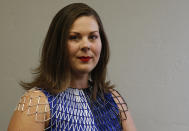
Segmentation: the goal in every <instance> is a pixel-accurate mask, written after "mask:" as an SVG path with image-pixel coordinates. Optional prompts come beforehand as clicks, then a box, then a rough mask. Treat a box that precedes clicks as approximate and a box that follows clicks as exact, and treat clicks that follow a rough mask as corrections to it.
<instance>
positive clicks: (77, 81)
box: [70, 74, 89, 89]
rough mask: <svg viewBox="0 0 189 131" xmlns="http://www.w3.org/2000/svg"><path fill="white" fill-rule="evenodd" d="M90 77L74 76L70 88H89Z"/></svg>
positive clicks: (86, 75)
mask: <svg viewBox="0 0 189 131" xmlns="http://www.w3.org/2000/svg"><path fill="white" fill-rule="evenodd" d="M88 76H89V75H88V74H83V75H72V77H71V83H70V86H71V87H72V88H77V89H84V88H88Z"/></svg>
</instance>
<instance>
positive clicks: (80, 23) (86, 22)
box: [70, 16, 99, 32]
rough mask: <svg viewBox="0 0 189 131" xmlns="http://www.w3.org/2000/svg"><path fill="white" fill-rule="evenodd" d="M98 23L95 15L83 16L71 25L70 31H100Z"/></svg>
mask: <svg viewBox="0 0 189 131" xmlns="http://www.w3.org/2000/svg"><path fill="white" fill-rule="evenodd" d="M98 28H99V27H98V23H97V21H96V19H95V18H94V17H93V16H81V17H79V18H77V19H76V20H75V21H74V23H73V24H72V26H71V29H70V32H82V31H98Z"/></svg>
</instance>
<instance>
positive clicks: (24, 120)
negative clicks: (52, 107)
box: [8, 90, 50, 131]
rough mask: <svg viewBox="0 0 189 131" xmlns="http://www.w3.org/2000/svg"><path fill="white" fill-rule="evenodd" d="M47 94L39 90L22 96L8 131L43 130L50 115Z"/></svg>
mask: <svg viewBox="0 0 189 131" xmlns="http://www.w3.org/2000/svg"><path fill="white" fill-rule="evenodd" d="M47 103H48V102H47V98H46V96H45V95H44V94H43V93H42V92H41V91H39V90H37V91H28V92H27V93H25V94H24V96H22V97H21V99H20V102H19V104H18V107H17V108H16V110H15V112H14V113H13V116H12V118H11V121H10V123H9V126H8V131H42V130H44V129H45V126H46V125H47V123H48V122H47V121H46V122H45V120H47V119H48V118H49V117H50V113H49V105H48V104H47Z"/></svg>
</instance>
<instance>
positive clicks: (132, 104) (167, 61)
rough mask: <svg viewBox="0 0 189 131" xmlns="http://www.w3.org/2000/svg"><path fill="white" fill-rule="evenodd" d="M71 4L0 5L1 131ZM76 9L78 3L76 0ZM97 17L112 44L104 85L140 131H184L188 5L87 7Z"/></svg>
mask: <svg viewBox="0 0 189 131" xmlns="http://www.w3.org/2000/svg"><path fill="white" fill-rule="evenodd" d="M71 2H74V1H71V0H28V1H27V0H14V1H13V0H12V1H11V0H1V1H0V16H1V18H0V19H1V22H0V29H1V30H0V60H1V68H0V72H1V73H0V83H1V93H0V103H1V107H0V110H1V111H0V116H1V117H0V130H2V131H3V130H6V129H7V126H8V122H9V120H10V117H11V115H12V112H13V110H14V107H15V106H16V104H17V103H18V100H19V97H20V96H21V94H22V93H23V90H22V89H20V87H19V85H18V83H17V82H18V81H19V80H30V79H31V75H30V69H32V68H34V67H36V66H37V64H38V60H39V54H40V49H41V45H42V42H43V39H44V37H45V34H46V31H47V29H48V26H49V23H50V22H51V20H52V17H53V16H54V15H55V13H56V12H57V11H58V10H59V9H60V8H62V7H64V6H65V5H67V4H68V3H71ZM75 2H81V0H75ZM83 2H86V3H88V4H89V5H91V6H92V7H94V8H95V9H96V10H97V12H99V14H100V16H101V18H102V21H103V23H104V26H105V29H106V31H107V34H108V37H109V41H110V43H111V61H110V63H109V74H108V78H109V79H111V80H112V81H113V83H115V84H116V85H117V89H118V90H119V91H120V93H121V94H122V95H123V96H124V98H125V99H126V101H127V103H128V105H129V109H130V111H131V113H132V115H133V118H134V121H135V123H136V126H137V128H138V130H140V131H188V130H189V115H188V114H189V95H188V92H189V88H188V85H189V84H188V81H189V69H188V67H189V39H188V35H189V15H188V13H189V8H188V7H189V1H188V0H85V1H83Z"/></svg>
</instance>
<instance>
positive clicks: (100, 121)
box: [41, 88, 122, 131]
mask: <svg viewBox="0 0 189 131" xmlns="http://www.w3.org/2000/svg"><path fill="white" fill-rule="evenodd" d="M91 89H92V88H86V89H76V88H67V89H66V90H65V91H64V92H61V93H59V94H56V95H52V94H50V93H48V92H47V91H45V90H41V91H42V92H43V93H44V94H45V95H46V97H47V98H48V103H49V106H50V121H49V126H48V128H46V129H45V130H48V131H121V130H122V127H121V124H120V117H119V109H118V106H117V104H116V103H115V101H114V99H113V97H112V94H111V93H104V95H103V96H101V95H100V93H97V97H96V100H92V99H91V94H92V90H91Z"/></svg>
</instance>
